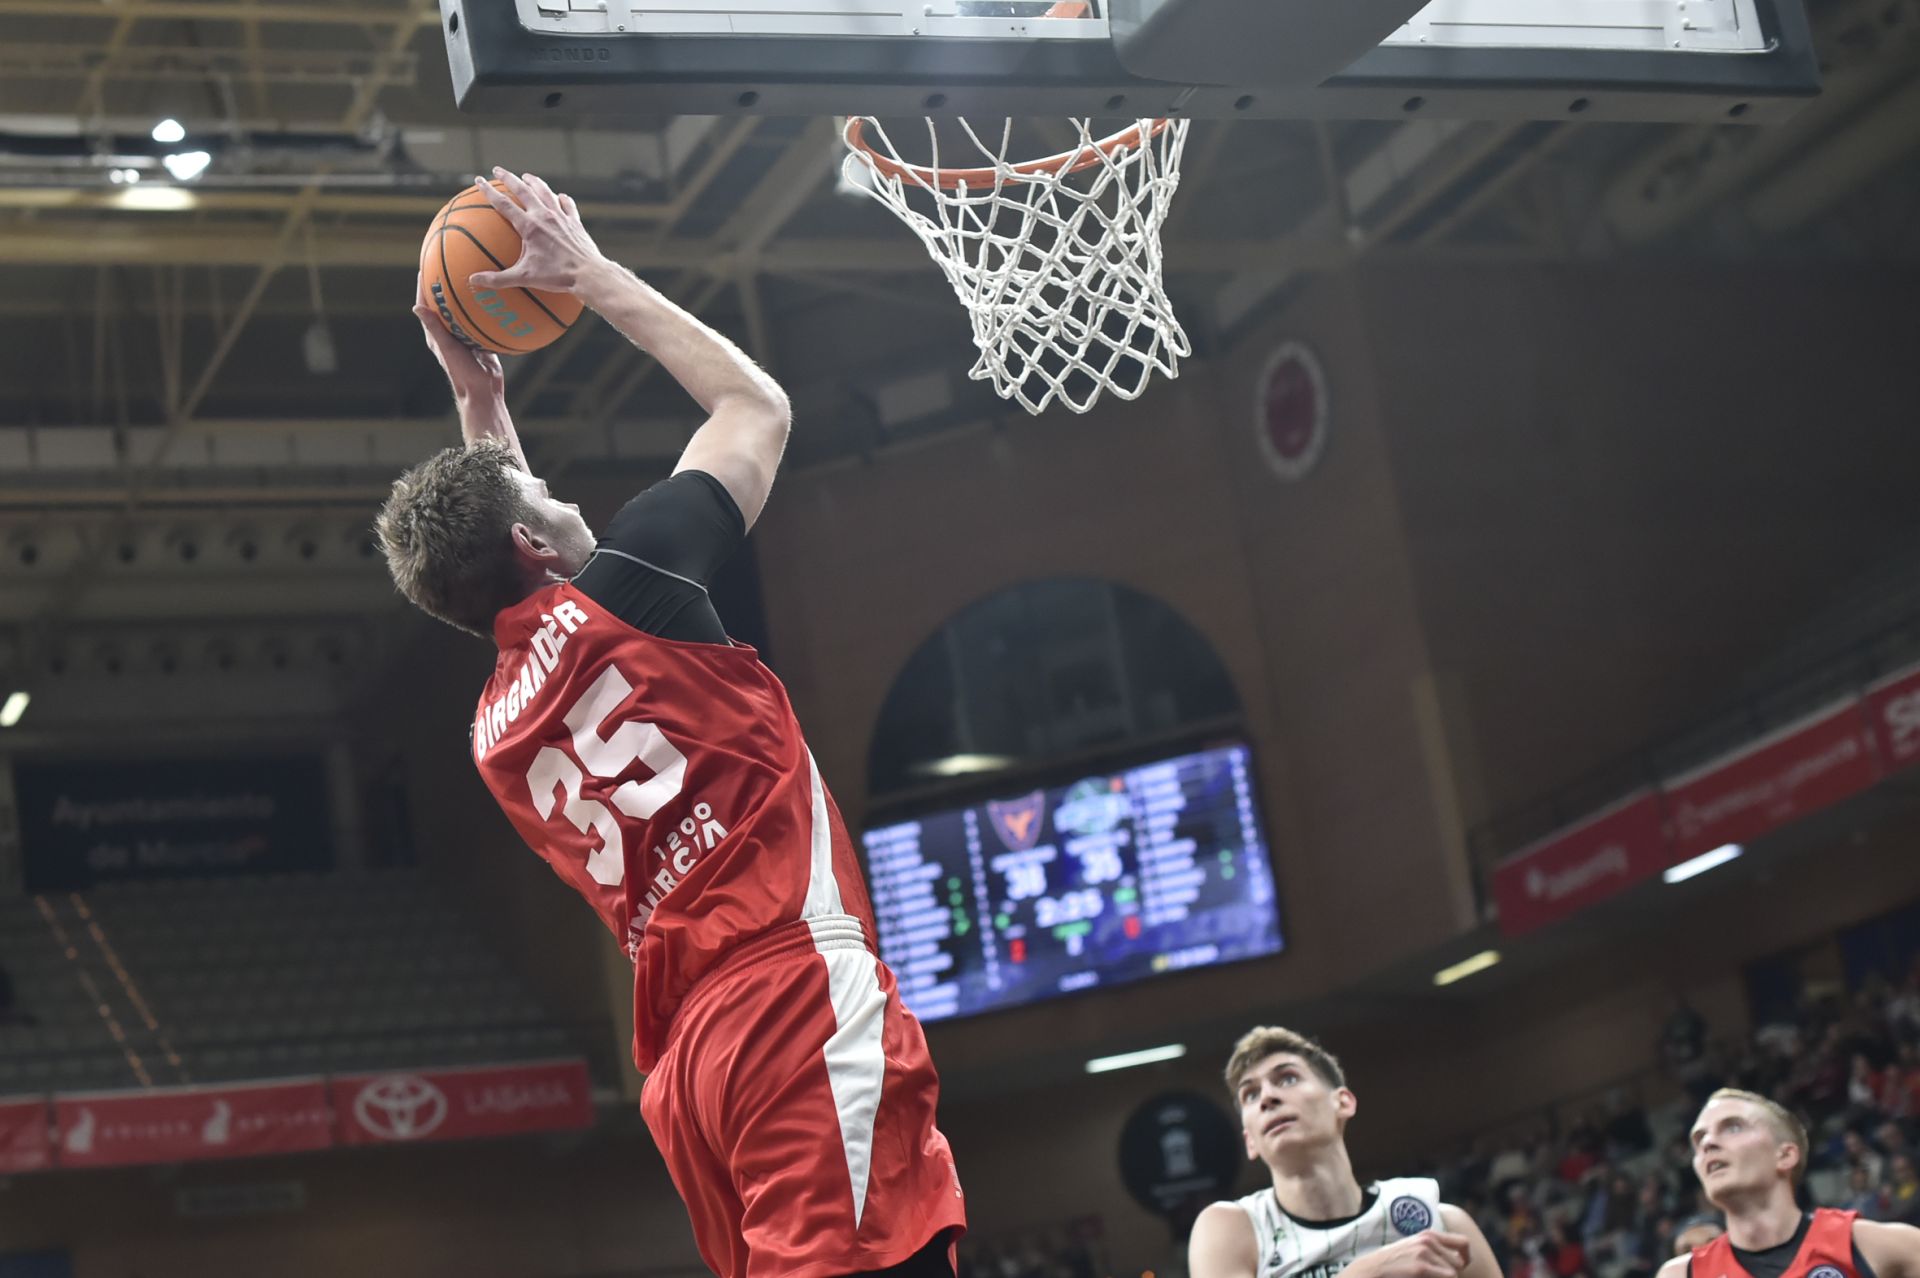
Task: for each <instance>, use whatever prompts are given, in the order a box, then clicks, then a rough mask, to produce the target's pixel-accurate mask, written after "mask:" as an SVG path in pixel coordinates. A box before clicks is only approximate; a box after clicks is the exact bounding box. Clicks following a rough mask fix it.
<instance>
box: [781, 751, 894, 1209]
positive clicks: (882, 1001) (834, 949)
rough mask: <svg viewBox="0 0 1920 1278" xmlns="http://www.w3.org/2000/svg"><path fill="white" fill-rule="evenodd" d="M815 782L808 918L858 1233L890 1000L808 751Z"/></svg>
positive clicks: (804, 911)
mask: <svg viewBox="0 0 1920 1278" xmlns="http://www.w3.org/2000/svg"><path fill="white" fill-rule="evenodd" d="M807 768H808V770H809V771H810V772H811V773H812V779H813V821H812V824H813V829H812V831H811V832H810V837H809V839H808V844H809V847H808V851H809V857H808V868H807V897H806V903H805V904H804V905H803V906H802V907H801V913H802V915H803V916H804V917H805V918H806V920H807V925H808V926H809V927H810V928H811V929H812V931H813V945H814V948H815V949H816V950H818V951H819V952H820V958H821V961H822V962H824V963H825V964H826V965H827V999H828V1001H829V1002H830V1003H832V1004H833V1023H834V1027H835V1028H834V1031H833V1036H832V1037H831V1038H829V1039H828V1040H827V1045H826V1047H825V1049H824V1050H823V1052H822V1055H824V1056H825V1058H826V1063H827V1085H828V1086H829V1087H830V1088H832V1089H833V1107H834V1109H835V1111H836V1112H837V1113H838V1114H839V1117H840V1145H841V1149H842V1151H843V1152H844V1153H845V1154H846V1158H847V1179H848V1180H849V1181H851V1182H852V1185H853V1227H854V1228H855V1229H858V1228H859V1227H860V1217H861V1216H862V1214H864V1213H865V1211H866V1207H867V1179H868V1177H869V1175H870V1174H871V1173H872V1170H873V1126H874V1121H875V1119H876V1117H877V1116H878V1114H879V1112H880V1088H881V1084H882V1083H883V1082H885V1080H886V1072H887V1057H886V1051H885V1049H884V1047H883V1046H882V1036H883V1034H884V1033H885V1030H886V1020H887V1018H886V1012H887V998H886V995H885V994H883V993H881V992H880V974H879V968H878V966H877V964H878V962H879V960H878V959H876V958H874V956H873V952H872V951H871V950H869V949H868V948H867V944H866V937H865V930H864V929H863V928H862V927H861V925H860V920H858V919H856V918H854V917H853V916H852V915H850V914H846V913H843V912H842V911H843V910H844V909H845V908H846V907H845V906H844V905H842V904H841V901H840V884H839V883H838V882H836V881H835V880H834V877H833V827H832V824H831V822H830V821H829V820H828V818H827V791H826V787H825V786H823V785H822V784H821V783H820V765H819V764H817V763H815V762H814V760H813V753H812V752H811V751H809V752H808V753H807Z"/></svg>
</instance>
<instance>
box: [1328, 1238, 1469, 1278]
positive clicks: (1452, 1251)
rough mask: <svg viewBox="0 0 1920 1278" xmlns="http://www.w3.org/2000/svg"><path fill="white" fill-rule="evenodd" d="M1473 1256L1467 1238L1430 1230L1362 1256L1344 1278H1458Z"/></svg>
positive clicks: (1350, 1267) (1351, 1266) (1348, 1268)
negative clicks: (1455, 1276) (1456, 1276)
mask: <svg viewBox="0 0 1920 1278" xmlns="http://www.w3.org/2000/svg"><path fill="white" fill-rule="evenodd" d="M1472 1254H1473V1252H1472V1244H1470V1243H1469V1242H1468V1241H1467V1239H1466V1237H1465V1235H1462V1234H1449V1233H1442V1232H1441V1231H1439V1230H1436V1229H1429V1230H1426V1231H1425V1232H1423V1233H1418V1234H1415V1235H1414V1236H1413V1237H1411V1238H1402V1239H1401V1240H1400V1241H1399V1242H1397V1243H1394V1244H1393V1245H1392V1246H1390V1247H1382V1248H1381V1249H1380V1250H1379V1251H1376V1252H1374V1253H1373V1254H1372V1255H1369V1256H1362V1257H1361V1258H1360V1259H1359V1260H1356V1261H1354V1262H1353V1264H1351V1265H1349V1266H1348V1267H1347V1271H1346V1274H1345V1275H1344V1276H1343V1278H1454V1275H1456V1274H1458V1273H1459V1272H1460V1271H1461V1270H1462V1269H1465V1268H1466V1267H1467V1261H1468V1260H1469V1259H1470V1258H1471V1257H1472Z"/></svg>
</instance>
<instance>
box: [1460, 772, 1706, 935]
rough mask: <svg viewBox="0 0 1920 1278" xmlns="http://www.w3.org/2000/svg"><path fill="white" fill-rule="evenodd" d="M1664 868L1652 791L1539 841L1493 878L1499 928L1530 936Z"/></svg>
mask: <svg viewBox="0 0 1920 1278" xmlns="http://www.w3.org/2000/svg"><path fill="white" fill-rule="evenodd" d="M1668 863H1669V861H1668V857H1667V839H1666V833H1665V831H1664V829H1663V828H1662V826H1661V821H1660V801H1659V799H1658V797H1657V796H1655V795H1654V793H1653V792H1652V791H1650V790H1649V791H1643V792H1641V793H1639V794H1636V795H1632V796H1630V797H1629V798H1626V799H1623V800H1621V801H1620V802H1619V803H1616V804H1614V805H1613V806H1612V807H1610V808H1608V809H1607V810H1606V811H1604V812H1601V813H1599V814H1598V815H1596V816H1592V817H1589V818H1588V819H1587V820H1585V821H1582V822H1581V823H1580V824H1578V825H1575V826H1570V827H1568V828H1567V829H1565V830H1562V831H1560V832H1559V833H1557V834H1554V835H1552V836H1550V837H1548V838H1545V839H1542V840H1541V841H1540V842H1538V843H1535V844H1533V845H1531V846H1529V847H1526V848H1522V849H1521V850H1520V851H1518V852H1516V853H1514V854H1513V855H1512V856H1510V857H1508V858H1507V859H1506V860H1505V861H1502V862H1501V863H1500V865H1499V867H1498V868H1497V869H1495V870H1494V872H1493V896H1494V900H1495V901H1496V902H1497V903H1498V904H1499V907H1500V930H1501V931H1502V932H1505V933H1506V934H1507V935H1508V936H1517V935H1519V934H1520V933H1522V932H1531V931H1533V930H1534V929H1535V928H1538V927H1542V926H1545V925H1546V924H1548V923H1552V922H1554V921H1555V920H1557V919H1562V918H1565V917H1566V916H1567V915H1569V914H1574V913H1577V912H1579V911H1581V910H1584V909H1586V908H1587V907H1588V906H1589V905H1592V904H1594V903H1595V902H1597V901H1603V900H1605V899H1606V898H1607V897H1610V896H1612V895H1614V894H1615V893H1616V892H1621V891H1624V890H1626V889H1627V888H1628V887H1631V886H1632V885H1633V884H1635V883H1638V882H1639V881H1640V880H1642V879H1645V878H1647V877H1649V876H1651V875H1653V874H1657V873H1658V872H1659V871H1660V870H1661V869H1663V868H1665V866H1666V865H1667V864H1668Z"/></svg>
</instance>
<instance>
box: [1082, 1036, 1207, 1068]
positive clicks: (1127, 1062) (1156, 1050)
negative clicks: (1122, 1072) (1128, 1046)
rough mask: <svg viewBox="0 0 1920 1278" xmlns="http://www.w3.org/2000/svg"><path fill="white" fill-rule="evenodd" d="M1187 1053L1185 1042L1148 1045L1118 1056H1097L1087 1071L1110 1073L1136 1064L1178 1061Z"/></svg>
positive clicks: (1089, 1063)
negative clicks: (1156, 1045)
mask: <svg viewBox="0 0 1920 1278" xmlns="http://www.w3.org/2000/svg"><path fill="white" fill-rule="evenodd" d="M1186 1054H1187V1045H1186V1044H1185V1043H1168V1044H1167V1045H1166V1046H1165V1047H1147V1048H1142V1049H1141V1050H1140V1051H1137V1052H1122V1053H1120V1054H1119V1055H1118V1056H1096V1057H1095V1058H1094V1059H1092V1060H1090V1061H1088V1062H1087V1073H1089V1074H1110V1073H1112V1072H1113V1071H1114V1070H1116V1069H1132V1068H1133V1067H1134V1066H1135V1065H1154V1064H1158V1063H1159V1062H1161V1061H1177V1060H1179V1059H1180V1058H1181V1057H1182V1056H1185V1055H1186Z"/></svg>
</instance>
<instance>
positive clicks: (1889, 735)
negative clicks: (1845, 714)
mask: <svg viewBox="0 0 1920 1278" xmlns="http://www.w3.org/2000/svg"><path fill="white" fill-rule="evenodd" d="M1866 702H1867V722H1868V723H1870V724H1872V725H1873V737H1874V740H1875V741H1877V742H1878V743H1879V745H1880V761H1881V762H1882V763H1884V764H1886V765H1887V767H1888V768H1889V769H1892V768H1904V767H1906V766H1908V765H1909V764H1912V763H1916V762H1920V666H1914V667H1912V668H1911V669H1907V670H1902V671H1901V672H1900V673H1899V674H1895V675H1888V676H1887V677H1886V678H1885V679H1882V680H1880V682H1878V683H1876V684H1874V685H1873V686H1872V687H1871V688H1868V689H1867V691H1866Z"/></svg>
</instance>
